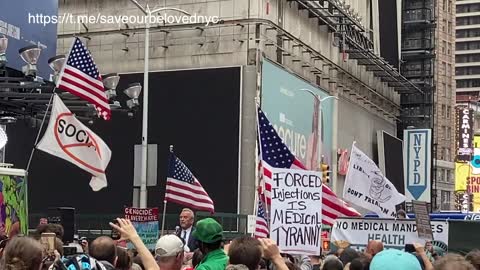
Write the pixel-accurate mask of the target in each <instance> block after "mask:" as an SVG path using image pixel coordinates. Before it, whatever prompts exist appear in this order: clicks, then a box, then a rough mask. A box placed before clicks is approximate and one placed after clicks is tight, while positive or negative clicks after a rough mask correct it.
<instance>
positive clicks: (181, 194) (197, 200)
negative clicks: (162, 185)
mask: <svg viewBox="0 0 480 270" xmlns="http://www.w3.org/2000/svg"><path fill="white" fill-rule="evenodd" d="M167 190H168V194H172V195H177V196H179V197H184V198H187V199H190V200H192V201H196V202H199V203H205V204H212V202H211V201H209V200H205V199H201V198H198V197H194V196H191V195H189V194H187V193H183V192H178V191H175V190H171V189H168V185H167Z"/></svg>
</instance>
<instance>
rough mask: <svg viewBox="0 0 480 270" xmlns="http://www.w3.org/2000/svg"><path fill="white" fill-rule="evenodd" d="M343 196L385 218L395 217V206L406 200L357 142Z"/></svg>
mask: <svg viewBox="0 0 480 270" xmlns="http://www.w3.org/2000/svg"><path fill="white" fill-rule="evenodd" d="M343 198H344V199H345V200H346V201H349V202H351V203H354V204H356V205H358V206H360V207H363V208H365V209H368V210H371V211H373V212H375V213H377V214H378V216H379V217H385V218H388V217H395V216H396V211H395V206H396V205H397V204H400V203H402V202H404V201H405V196H403V195H402V194H400V193H399V192H398V191H397V189H396V188H395V186H394V185H393V184H392V183H391V182H390V181H389V180H388V179H387V178H386V177H385V176H383V174H382V172H381V171H380V169H379V168H378V166H377V165H376V164H375V163H374V162H373V160H371V159H370V158H369V157H368V156H367V155H365V154H364V153H363V152H362V151H361V150H360V149H358V148H357V147H356V146H355V143H354V144H353V145H352V152H351V155H350V164H349V167H348V172H347V176H346V177H345V185H344V188H343Z"/></svg>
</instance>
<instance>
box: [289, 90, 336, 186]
mask: <svg viewBox="0 0 480 270" xmlns="http://www.w3.org/2000/svg"><path fill="white" fill-rule="evenodd" d="M298 91H304V92H307V93H310V94H311V95H312V96H313V97H314V98H315V100H317V102H318V104H319V111H320V115H319V117H318V118H319V119H320V120H319V121H320V123H318V126H319V128H317V131H318V130H319V129H320V127H321V126H322V124H323V118H322V102H324V101H326V100H328V99H331V98H334V99H337V100H338V97H336V96H326V97H324V98H321V97H320V96H319V95H318V94H316V93H315V92H313V91H312V90H310V89H305V88H302V89H298ZM318 136H321V134H320V133H319V135H318ZM335 136H337V134H336V130H335V129H334V130H333V137H335ZM315 147H316V148H317V149H318V143H317V144H316V145H315ZM321 150H322V149H320V151H321ZM320 154H321V153H320ZM332 165H333V164H332ZM333 168H334V166H332V169H333ZM332 176H334V177H333V179H332V188H333V191H334V192H335V191H336V186H337V183H336V182H337V181H336V177H335V174H334V173H332Z"/></svg>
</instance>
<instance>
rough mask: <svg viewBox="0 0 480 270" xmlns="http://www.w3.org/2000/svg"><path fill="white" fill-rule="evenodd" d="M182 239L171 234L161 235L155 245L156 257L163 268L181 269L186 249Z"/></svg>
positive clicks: (167, 269) (170, 269)
mask: <svg viewBox="0 0 480 270" xmlns="http://www.w3.org/2000/svg"><path fill="white" fill-rule="evenodd" d="M185 247H186V246H185V245H184V244H183V242H182V239H180V238H178V237H177V236H176V235H173V234H169V235H165V236H162V237H160V239H158V241H157V244H156V245H155V259H156V260H157V264H158V266H160V269H162V270H180V269H181V268H182V264H183V256H184V252H185V251H186V249H185Z"/></svg>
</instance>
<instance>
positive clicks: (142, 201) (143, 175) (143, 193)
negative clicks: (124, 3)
mask: <svg viewBox="0 0 480 270" xmlns="http://www.w3.org/2000/svg"><path fill="white" fill-rule="evenodd" d="M130 1H131V2H132V3H133V4H134V5H135V6H136V7H137V8H138V9H140V10H141V11H142V12H143V14H144V15H146V17H147V18H150V17H152V14H155V13H158V12H160V11H167V10H171V11H177V12H180V13H183V14H185V15H190V13H188V12H186V11H185V10H181V9H178V8H169V7H164V8H156V9H153V10H152V9H150V7H149V6H148V4H147V6H146V7H145V8H144V7H143V6H142V5H140V4H139V3H138V1H137V0H130ZM144 45H145V50H144V52H145V55H144V59H145V60H144V61H145V62H144V71H143V89H144V90H143V110H142V156H141V157H142V161H141V172H140V196H139V206H140V208H146V207H147V159H148V156H147V146H148V73H149V58H150V55H149V49H150V20H145V40H144Z"/></svg>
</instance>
